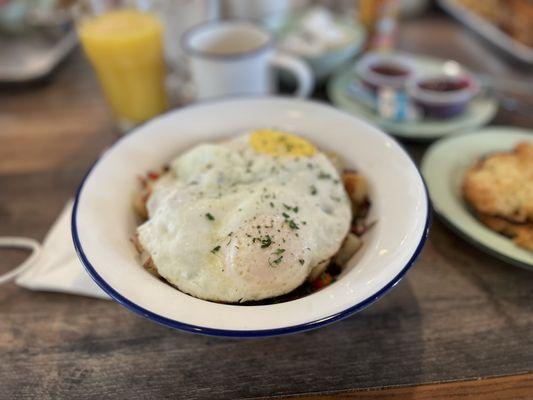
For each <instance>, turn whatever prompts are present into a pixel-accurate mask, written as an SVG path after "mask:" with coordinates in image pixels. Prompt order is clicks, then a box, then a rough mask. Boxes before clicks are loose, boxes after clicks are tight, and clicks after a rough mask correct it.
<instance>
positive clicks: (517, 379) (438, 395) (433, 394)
mask: <svg viewBox="0 0 533 400" xmlns="http://www.w3.org/2000/svg"><path fill="white" fill-rule="evenodd" d="M532 397H533V374H523V375H512V376H502V377H497V378H488V379H479V380H473V381H461V382H448V383H437V384H432V385H421V386H409V387H399V388H386V389H381V390H380V389H378V390H368V391H353V392H344V393H335V394H329V395H308V396H292V397H290V398H291V399H298V400H334V399H335V400H337V399H346V400H374V399H379V400H389V399H391V400H426V399H431V400H453V399H468V400H498V399H513V400H529V399H531V398H532ZM286 398H287V399H288V397H286Z"/></svg>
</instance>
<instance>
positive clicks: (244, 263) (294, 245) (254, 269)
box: [137, 129, 352, 302]
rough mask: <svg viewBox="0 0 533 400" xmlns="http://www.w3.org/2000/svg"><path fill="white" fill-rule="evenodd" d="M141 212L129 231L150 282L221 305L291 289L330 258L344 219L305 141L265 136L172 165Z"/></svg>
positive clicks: (322, 165) (320, 159)
mask: <svg viewBox="0 0 533 400" xmlns="http://www.w3.org/2000/svg"><path fill="white" fill-rule="evenodd" d="M147 210H148V220H147V221H146V222H145V223H143V224H142V225H141V226H139V227H138V229H137V233H138V238H139V242H140V243H141V245H142V246H143V248H144V249H145V251H147V252H148V254H149V255H150V256H151V258H152V260H153V263H154V265H155V267H156V269H157V272H158V273H159V275H161V276H162V277H163V278H164V279H166V280H167V281H168V282H170V283H171V284H172V285H174V286H175V287H177V288H178V289H179V290H181V291H183V292H185V293H188V294H190V295H192V296H195V297H198V298H201V299H206V300H212V301H221V302H243V301H250V300H261V299H266V298H270V297H275V296H280V295H283V294H285V293H288V292H290V291H292V290H294V289H295V288H297V287H298V286H300V285H301V284H302V283H303V282H304V281H305V280H306V278H307V277H308V276H309V275H310V274H311V273H312V271H313V270H315V271H316V268H322V266H323V265H324V261H325V260H328V259H329V258H331V257H332V256H333V255H334V254H335V253H336V252H337V251H338V250H339V248H340V246H341V245H342V243H343V240H344V238H345V237H346V235H347V233H348V231H349V229H350V223H351V219H352V214H351V207H350V200H349V198H348V195H347V194H346V191H345V189H344V186H343V184H342V182H341V179H340V177H339V173H338V172H337V170H336V169H335V167H334V165H333V164H332V162H331V161H330V160H329V158H328V157H327V156H326V155H325V154H323V153H322V152H320V151H318V149H316V148H315V146H313V145H312V144H311V143H310V142H309V141H307V140H306V139H304V138H301V137H298V136H296V135H292V134H289V133H286V132H281V131H278V130H270V129H261V130H256V131H252V132H247V133H245V134H243V135H241V136H239V137H236V138H235V139H232V140H230V141H226V142H223V143H206V144H200V145H198V146H196V147H194V148H192V149H190V150H189V151H187V152H185V153H184V154H182V155H180V156H179V157H177V158H176V159H174V160H172V161H171V163H170V168H169V172H168V173H166V174H165V175H164V176H163V177H161V178H160V179H159V180H158V181H157V182H156V183H155V185H154V187H153V191H152V194H151V196H150V198H149V200H148V203H147Z"/></svg>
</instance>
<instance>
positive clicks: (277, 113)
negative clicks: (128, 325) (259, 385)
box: [72, 97, 430, 337]
mask: <svg viewBox="0 0 533 400" xmlns="http://www.w3.org/2000/svg"><path fill="white" fill-rule="evenodd" d="M259 127H276V128H280V129H284V130H287V131H290V132H294V133H297V134H299V135H302V136H304V137H306V138H308V139H309V140H311V141H312V142H313V143H315V144H316V145H317V146H318V148H320V149H322V150H325V151H332V152H335V153H337V154H338V155H339V156H341V157H342V158H343V159H344V160H345V161H346V162H347V164H348V167H349V168H355V169H357V170H359V171H360V172H361V173H362V174H364V175H365V176H366V177H367V179H368V181H369V183H370V188H371V199H372V207H371V213H370V216H369V218H370V219H371V220H375V221H377V222H376V224H375V225H374V227H373V228H372V229H371V230H370V231H369V232H368V233H367V234H366V235H365V236H364V245H363V248H362V249H361V250H360V251H359V252H358V253H357V254H356V255H355V256H354V257H353V259H352V260H350V262H349V263H348V265H347V266H346V267H345V269H344V270H343V272H342V274H341V275H340V276H339V278H338V280H337V281H336V282H334V283H333V284H331V285H330V286H328V287H326V288H324V289H322V290H320V291H318V292H316V293H313V294H311V295H308V296H305V297H302V298H299V299H297V300H293V301H288V302H285V303H278V304H271V305H257V306H255V305H254V306H243V305H229V304H219V303H214V302H209V301H205V300H200V299H197V298H194V297H192V296H189V295H187V294H185V293H182V292H180V291H178V290H177V289H175V288H174V287H172V286H170V285H168V284H166V283H164V282H163V281H161V280H159V279H157V278H156V277H154V276H153V275H151V274H150V273H149V272H147V271H146V270H145V269H144V268H143V267H142V266H141V265H140V263H139V261H138V259H137V256H136V251H135V250H134V248H133V246H132V244H131V242H130V238H131V237H132V235H133V234H134V232H135V228H136V225H137V219H136V216H135V212H134V211H133V208H132V198H133V196H134V194H135V193H136V191H137V190H138V180H137V177H138V176H139V175H142V174H144V173H145V172H146V171H148V170H151V169H155V168H157V167H160V166H161V165H163V164H164V163H165V162H167V161H168V160H170V159H172V158H173V157H175V156H176V155H178V154H180V153H181V152H183V151H184V150H186V149H188V148H190V147H191V146H193V145H195V144H198V143H200V142H206V141H216V140H221V139H224V138H229V137H231V136H233V135H238V134H239V133H242V132H243V131H246V130H250V129H253V128H259ZM428 202H429V201H428V197H427V193H426V189H425V186H424V183H423V180H422V178H421V176H420V174H419V172H418V170H417V168H416V167H415V165H414V163H413V162H412V160H411V159H410V158H409V156H408V155H407V154H406V153H405V151H404V150H403V149H402V148H401V147H400V146H399V145H398V144H397V143H396V141H395V140H394V139H392V138H391V137H390V136H388V135H386V134H384V133H383V132H381V131H380V130H379V129H377V128H375V127H373V126H371V125H369V124H367V123H365V122H363V121H362V120H360V119H358V118H355V117H353V116H351V115H349V114H347V113H343V112H341V111H338V110H336V109H334V108H332V107H329V106H326V105H323V104H320V103H315V102H310V101H303V100H295V99H288V98H281V97H236V98H232V99H226V100H218V101H212V102H206V103H200V104H197V105H193V106H190V107H186V108H183V109H181V110H176V111H171V112H169V113H167V114H165V115H162V116H160V117H158V118H156V119H154V120H152V121H150V122H148V123H146V124H145V125H143V126H141V127H139V128H137V129H135V130H134V131H133V132H131V133H130V134H128V135H127V136H125V137H123V138H122V139H121V140H119V141H118V142H117V143H115V144H114V145H113V146H112V147H111V148H109V149H108V150H107V151H106V152H105V153H104V154H103V155H102V157H101V158H100V159H99V160H98V161H97V162H96V163H95V164H94V166H93V167H92V168H91V170H90V171H89V172H88V173H87V175H86V177H85V178H84V180H83V182H82V183H81V185H80V187H79V189H78V192H77V195H76V200H75V203H74V210H73V215H72V236H73V240H74V245H75V248H76V250H77V252H78V255H79V257H80V259H81V261H82V263H83V264H84V266H85V268H86V269H87V271H88V273H89V274H90V275H91V277H92V278H93V279H94V280H95V281H96V283H97V284H98V285H99V286H100V287H101V288H102V289H103V290H104V291H106V292H107V293H108V294H109V295H110V296H111V297H112V298H113V299H115V300H116V301H117V302H119V303H120V304H122V305H123V306H125V307H126V308H128V309H130V310H131V311H134V312H136V313H138V314H140V315H142V316H144V317H146V318H148V319H150V320H152V321H155V322H158V323H161V324H163V325H167V326H169V327H172V328H177V329H181V330H184V331H189V332H194V333H201V334H207V335H215V336H225V337H261V336H271V335H279V334H287V333H294V332H299V331H305V330H309V329H313V328H317V327H320V326H323V325H326V324H329V323H331V322H334V321H338V320H340V319H342V318H345V317H347V316H349V315H351V314H353V313H355V312H358V311H360V310H362V309H363V308H365V307H367V306H368V305H370V304H371V303H372V302H374V301H375V300H377V299H378V298H380V297H381V296H382V295H384V294H385V293H386V292H387V291H389V290H390V289H391V288H392V287H393V286H394V285H395V284H396V283H398V281H399V280H400V279H401V278H402V277H403V276H404V274H405V273H406V272H407V270H408V269H409V268H410V267H411V265H412V264H413V263H414V261H415V259H416V258H417V256H418V255H419V253H420V251H421V250H422V247H423V245H424V242H425V240H426V236H427V231H428V226H429V215H430V213H429V211H430V207H429V203H428Z"/></svg>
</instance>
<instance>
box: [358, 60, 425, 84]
mask: <svg viewBox="0 0 533 400" xmlns="http://www.w3.org/2000/svg"><path fill="white" fill-rule="evenodd" d="M414 71H415V70H414V67H413V65H412V63H411V62H410V61H409V60H408V59H407V57H405V56H403V55H401V54H399V53H389V54H382V53H368V54H366V55H364V56H363V57H362V58H361V59H360V60H359V61H358V62H357V64H356V72H357V75H358V76H359V78H360V79H361V82H362V83H363V84H364V86H365V87H367V88H368V89H370V90H371V91H372V92H376V91H377V90H378V89H380V88H391V89H395V90H404V89H405V86H406V83H407V81H408V80H409V79H410V78H412V77H413V76H414V75H415V74H414Z"/></svg>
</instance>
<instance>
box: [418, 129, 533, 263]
mask: <svg viewBox="0 0 533 400" xmlns="http://www.w3.org/2000/svg"><path fill="white" fill-rule="evenodd" d="M523 140H529V141H533V134H532V133H531V132H530V131H526V130H523V129H516V128H508V127H492V128H486V129H483V130H480V131H478V132H476V133H471V134H468V135H461V136H455V137H452V138H448V139H444V140H441V141H439V142H437V143H435V144H434V145H432V146H431V147H430V148H429V150H428V151H427V153H426V155H425V156H424V159H423V160H422V168H421V169H422V174H423V175H424V179H425V180H426V184H427V186H428V190H429V193H430V196H431V201H432V204H433V209H434V210H435V212H436V213H437V214H438V215H439V216H440V217H442V218H443V219H444V221H445V222H447V223H449V224H450V225H451V226H452V227H453V228H454V229H456V230H457V231H458V232H459V233H460V234H461V235H463V236H464V237H466V238H467V239H468V240H470V241H471V242H472V243H474V244H475V245H477V246H478V247H480V248H481V249H483V250H485V251H487V252H488V253H490V254H492V255H494V256H496V257H498V258H500V259H502V260H504V261H506V262H509V263H512V264H514V265H518V266H521V267H525V268H528V269H533V253H531V252H529V251H527V250H524V249H522V248H520V247H518V246H516V245H515V244H514V243H513V242H512V241H511V240H510V239H508V238H506V237H505V236H503V235H501V234H499V233H497V232H494V231H493V230H491V229H489V228H487V227H486V226H485V225H483V224H482V223H481V222H480V221H479V220H478V219H477V218H476V217H475V216H474V215H473V214H472V213H471V212H470V211H469V210H468V208H467V206H466V204H465V202H464V201H463V198H462V193H461V185H462V182H463V180H464V176H465V174H466V172H467V171H468V169H469V168H470V167H471V166H472V165H474V164H475V163H476V162H478V161H479V159H480V158H481V157H483V156H485V155H487V154H490V153H494V152H498V151H507V150H511V149H512V148H513V147H514V146H515V145H516V144H517V143H519V142H521V141H523Z"/></svg>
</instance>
